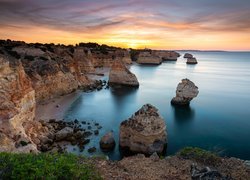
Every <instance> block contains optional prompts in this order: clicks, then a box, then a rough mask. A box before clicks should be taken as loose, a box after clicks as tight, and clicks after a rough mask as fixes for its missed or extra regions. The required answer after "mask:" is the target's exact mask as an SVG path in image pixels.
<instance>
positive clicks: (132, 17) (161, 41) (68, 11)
mask: <svg viewBox="0 0 250 180" xmlns="http://www.w3.org/2000/svg"><path fill="white" fill-rule="evenodd" d="M0 16H1V18H0V39H13V40H23V41H26V42H42V43H49V42H53V43H64V44H75V43H79V42H98V43H101V44H109V45H115V46H122V47H126V48H127V47H131V48H144V47H147V48H152V49H200V50H250V0H150V1H149V0H127V1H125V0H113V1H112V0H0Z"/></svg>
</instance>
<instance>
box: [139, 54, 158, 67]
mask: <svg viewBox="0 0 250 180" xmlns="http://www.w3.org/2000/svg"><path fill="white" fill-rule="evenodd" d="M137 63H139V64H157V65H158V64H161V63H162V59H161V58H160V57H159V56H157V55H155V53H154V52H153V51H142V52H140V54H139V57H138V59H137Z"/></svg>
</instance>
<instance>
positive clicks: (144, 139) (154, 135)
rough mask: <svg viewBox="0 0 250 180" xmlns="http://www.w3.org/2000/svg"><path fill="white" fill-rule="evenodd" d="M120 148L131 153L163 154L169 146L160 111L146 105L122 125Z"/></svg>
mask: <svg viewBox="0 0 250 180" xmlns="http://www.w3.org/2000/svg"><path fill="white" fill-rule="evenodd" d="M119 144H120V147H121V148H122V149H128V150H129V151H131V152H136V153H144V154H153V153H154V152H156V153H159V154H161V153H163V152H164V150H165V147H166V144H167V132H166V124H165V121H164V119H163V118H162V117H161V116H160V115H159V113H158V110H157V109H156V108H155V107H154V106H152V105H150V104H146V105H144V106H142V108H141V109H140V110H138V111H137V112H136V113H135V114H134V115H132V117H131V118H129V119H128V120H125V121H123V122H122V123H121V125H120V140H119Z"/></svg>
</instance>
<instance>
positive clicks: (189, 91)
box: [171, 79, 199, 105]
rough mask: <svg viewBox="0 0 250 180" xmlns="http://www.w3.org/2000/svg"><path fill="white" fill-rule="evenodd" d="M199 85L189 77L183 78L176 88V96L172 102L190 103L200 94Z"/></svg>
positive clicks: (178, 103) (176, 103) (177, 103)
mask: <svg viewBox="0 0 250 180" xmlns="http://www.w3.org/2000/svg"><path fill="white" fill-rule="evenodd" d="M198 93H199V91H198V87H197V86H195V84H194V83H193V82H192V81H190V80H189V79H182V81H181V82H180V83H179V84H178V86H177V89H176V96H175V97H174V98H173V99H172V101H171V103H172V104H174V105H188V104H189V103H190V101H191V100H192V99H193V98H195V97H196V96H197V95H198Z"/></svg>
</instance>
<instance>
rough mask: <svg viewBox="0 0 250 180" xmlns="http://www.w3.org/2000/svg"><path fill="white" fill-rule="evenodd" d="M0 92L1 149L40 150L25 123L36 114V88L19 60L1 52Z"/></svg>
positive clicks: (31, 119) (30, 120)
mask: <svg viewBox="0 0 250 180" xmlns="http://www.w3.org/2000/svg"><path fill="white" fill-rule="evenodd" d="M0 92H1V93H0V142H1V146H0V151H11V152H31V151H32V152H36V151H37V150H36V146H35V145H34V144H33V143H32V141H31V139H30V137H29V136H27V134H26V132H25V128H24V126H23V124H24V123H25V122H32V121H33V119H34V117H35V91H34V90H33V88H32V86H31V81H30V79H29V78H28V77H27V75H26V74H25V72H24V69H23V67H22V65H21V63H20V61H19V60H17V59H14V58H11V57H8V56H3V55H0ZM24 141H25V142H29V143H27V144H25V147H24V144H23V145H22V143H20V142H24Z"/></svg>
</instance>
